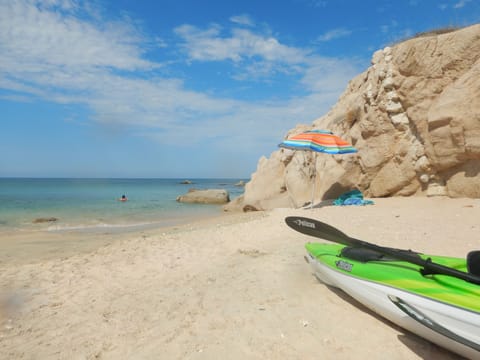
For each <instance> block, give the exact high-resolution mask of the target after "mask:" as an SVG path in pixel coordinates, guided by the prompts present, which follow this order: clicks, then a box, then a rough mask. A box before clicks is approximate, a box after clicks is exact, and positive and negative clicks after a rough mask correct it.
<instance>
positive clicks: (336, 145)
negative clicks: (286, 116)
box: [278, 130, 357, 208]
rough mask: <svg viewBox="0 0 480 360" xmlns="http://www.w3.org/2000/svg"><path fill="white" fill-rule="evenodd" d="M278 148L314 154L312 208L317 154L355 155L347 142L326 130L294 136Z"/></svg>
mask: <svg viewBox="0 0 480 360" xmlns="http://www.w3.org/2000/svg"><path fill="white" fill-rule="evenodd" d="M278 146H280V147H282V148H287V149H292V150H303V151H313V152H314V153H315V160H314V164H315V173H314V179H313V190H312V203H311V207H312V208H313V202H314V196H315V178H316V176H317V169H316V162H317V161H316V160H317V157H316V155H317V153H326V154H332V155H337V154H351V153H356V152H357V149H355V148H354V147H353V146H352V145H351V144H349V143H348V142H347V141H345V140H343V139H341V138H340V137H338V136H336V135H334V134H333V133H332V132H331V131H328V130H310V131H306V132H303V133H300V134H297V135H294V136H292V137H290V138H288V139H286V140H284V141H283V142H282V143H280V144H279V145H278Z"/></svg>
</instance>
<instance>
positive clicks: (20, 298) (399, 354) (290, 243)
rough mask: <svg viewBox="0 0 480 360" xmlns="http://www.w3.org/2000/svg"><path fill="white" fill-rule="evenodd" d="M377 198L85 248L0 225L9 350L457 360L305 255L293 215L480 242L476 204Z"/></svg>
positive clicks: (406, 243)
mask: <svg viewBox="0 0 480 360" xmlns="http://www.w3.org/2000/svg"><path fill="white" fill-rule="evenodd" d="M373 200H374V201H375V204H374V205H370V206H364V207H355V206H351V207H348V206H347V207H336V206H328V207H322V208H317V209H313V210H301V209H297V210H294V209H276V210H272V211H269V212H255V213H246V214H234V215H225V216H221V217H218V218H213V219H208V220H202V221H199V222H192V223H190V224H188V225H181V226H176V227H170V228H164V229H156V230H143V231H139V232H136V233H129V234H124V235H122V234H113V235H112V234H103V235H83V236H84V237H85V236H87V237H88V236H89V237H90V239H89V245H88V246H86V247H85V246H84V247H82V246H80V245H78V246H79V248H75V247H73V248H72V246H73V244H74V243H75V242H77V243H78V241H79V238H78V235H72V234H68V233H65V234H53V235H51V236H52V239H51V241H50V242H49V239H48V236H49V234H48V233H47V234H45V233H44V234H43V235H41V236H40V237H38V236H39V234H37V235H36V236H37V237H38V239H40V240H42V241H41V242H43V245H42V244H41V243H40V242H36V239H37V238H35V235H34V234H30V235H28V236H30V237H31V239H30V242H29V241H28V236H27V235H23V236H24V238H22V244H23V245H22V246H23V247H18V246H17V247H16V246H14V245H12V241H13V240H14V238H13V240H12V238H7V236H6V235H3V236H2V238H1V239H0V252H1V253H2V257H1V263H0V274H1V275H0V302H1V303H0V304H1V307H0V311H1V313H0V358H2V359H226V358H228V359H351V358H354V357H355V358H369V359H385V358H388V359H431V358H435V359H457V358H458V357H456V356H455V355H453V354H452V353H449V352H447V351H446V350H443V349H441V348H439V347H437V346H435V345H432V344H430V343H429V342H427V341H425V340H423V339H421V338H419V337H417V336H415V335H412V334H410V333H407V332H405V331H404V330H403V329H401V328H399V327H397V326H395V325H392V324H391V323H389V322H388V321H385V320H383V319H381V318H379V317H378V316H376V315H375V314H373V313H372V312H370V311H369V310H367V309H366V308H364V307H363V306H361V305H359V304H358V303H356V302H355V301H353V300H352V299H350V298H349V297H347V296H346V295H344V294H342V293H341V292H338V291H334V290H332V289H331V288H328V287H327V286H325V285H323V284H321V283H320V282H319V281H318V280H317V279H316V278H315V277H314V276H313V274H312V272H311V269H310V267H309V266H308V265H307V264H306V263H305V261H304V259H303V256H304V254H305V250H304V243H305V242H307V241H315V239H313V238H309V237H307V236H305V235H301V234H299V233H296V232H294V231H293V230H291V229H289V228H288V227H287V226H286V225H285V224H284V218H285V217H286V216H289V215H301V216H308V217H312V218H315V219H319V220H321V221H324V222H327V223H329V224H331V225H333V226H335V227H338V228H339V229H341V230H342V231H344V232H346V233H347V234H349V235H351V236H354V237H356V238H360V239H364V240H367V241H370V242H375V243H378V244H381V245H388V246H395V247H401V248H411V249H414V250H417V251H421V252H422V251H423V252H427V253H431V254H444V255H451V256H459V257H463V256H465V254H466V253H467V252H468V251H469V250H472V249H480V236H479V229H480V225H479V223H478V219H479V218H480V200H478V199H448V198H388V199H373ZM17 236H19V235H17ZM75 236H77V238H75ZM95 236H96V237H99V239H95V238H92V237H95ZM48 244H50V245H49V246H50V248H49V249H50V250H49V251H43V250H42V248H43V249H44V248H45V246H47V245H48ZM47 247H48V246H47ZM22 249H23V251H22ZM35 249H37V250H35ZM22 254H23V255H22Z"/></svg>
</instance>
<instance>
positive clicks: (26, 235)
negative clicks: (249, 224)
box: [0, 210, 232, 265]
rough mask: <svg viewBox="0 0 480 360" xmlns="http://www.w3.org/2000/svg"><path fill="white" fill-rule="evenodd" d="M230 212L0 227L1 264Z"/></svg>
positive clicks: (80, 250)
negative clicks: (151, 219)
mask: <svg viewBox="0 0 480 360" xmlns="http://www.w3.org/2000/svg"><path fill="white" fill-rule="evenodd" d="M228 215H232V214H230V213H225V212H221V211H219V212H218V213H216V212H213V211H211V210H209V211H206V212H204V213H199V214H196V215H188V216H183V217H172V218H169V219H168V220H162V221H157V222H149V223H145V224H134V225H131V224H124V225H121V224H120V225H114V226H91V227H78V228H76V227H72V228H61V229H59V230H55V229H49V228H46V227H44V228H39V229H32V228H27V227H25V228H20V229H6V230H2V231H0V265H2V264H7V263H8V264H12V263H22V264H26V263H30V262H39V261H46V260H54V259H59V258H68V257H70V256H74V255H77V254H88V253H90V252H93V251H95V250H97V249H98V248H101V247H104V246H108V245H110V244H113V243H115V242H117V241H124V240H128V239H129V238H132V237H138V236H143V235H144V234H151V233H159V232H168V231H172V230H173V229H177V228H182V227H188V226H189V225H191V224H196V223H202V222H208V221H214V220H215V219H217V218H218V219H222V218H224V217H225V216H228Z"/></svg>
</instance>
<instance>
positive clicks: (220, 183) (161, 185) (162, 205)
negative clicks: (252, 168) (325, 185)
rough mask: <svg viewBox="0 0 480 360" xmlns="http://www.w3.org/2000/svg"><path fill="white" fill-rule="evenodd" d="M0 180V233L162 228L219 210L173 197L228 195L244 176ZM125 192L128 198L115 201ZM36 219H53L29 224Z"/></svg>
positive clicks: (219, 209)
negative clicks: (209, 192)
mask: <svg viewBox="0 0 480 360" xmlns="http://www.w3.org/2000/svg"><path fill="white" fill-rule="evenodd" d="M184 180H185V179H43V178H42V179H40V178H34V179H30V178H0V231H10V230H34V229H38V230H47V231H106V230H109V231H115V230H119V231H120V230H122V231H123V230H128V229H137V228H143V227H157V226H168V225H172V224H177V223H181V222H186V221H188V220H191V219H196V218H200V217H204V216H212V215H215V214H220V213H221V212H222V207H221V206H219V205H200V204H184V203H178V202H177V201H176V198H177V196H179V195H183V194H185V193H186V192H188V190H189V189H190V188H195V189H226V190H227V191H228V192H229V194H230V199H231V200H233V199H234V198H236V197H238V196H240V195H241V194H242V193H243V190H244V188H243V187H242V186H237V184H238V183H239V181H241V180H243V181H246V180H247V179H188V180H189V181H191V182H192V184H188V185H186V184H182V182H183V181H184ZM122 195H125V196H126V197H127V198H128V201H126V202H121V201H118V199H119V198H120V197H121V196H122ZM39 218H56V219H57V220H56V221H48V222H39V223H35V220H36V219H39Z"/></svg>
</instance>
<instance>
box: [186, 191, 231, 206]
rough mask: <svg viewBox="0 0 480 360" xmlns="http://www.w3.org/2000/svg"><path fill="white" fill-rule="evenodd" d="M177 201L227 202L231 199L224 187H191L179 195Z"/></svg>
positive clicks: (200, 202) (198, 202) (197, 202)
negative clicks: (202, 188)
mask: <svg viewBox="0 0 480 360" xmlns="http://www.w3.org/2000/svg"><path fill="white" fill-rule="evenodd" d="M177 201H178V202H182V203H195V204H226V203H228V202H229V201H230V194H229V193H228V191H227V190H223V189H208V190H195V189H190V190H189V191H188V193H186V194H185V195H181V196H179V197H177Z"/></svg>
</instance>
